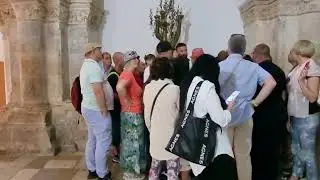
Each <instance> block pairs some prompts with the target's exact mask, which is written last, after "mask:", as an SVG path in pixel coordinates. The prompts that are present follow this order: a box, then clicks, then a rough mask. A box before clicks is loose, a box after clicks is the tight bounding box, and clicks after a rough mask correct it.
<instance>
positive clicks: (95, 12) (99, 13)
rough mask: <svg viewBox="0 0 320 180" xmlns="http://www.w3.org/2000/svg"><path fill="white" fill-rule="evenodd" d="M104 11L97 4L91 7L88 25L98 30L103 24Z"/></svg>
mask: <svg viewBox="0 0 320 180" xmlns="http://www.w3.org/2000/svg"><path fill="white" fill-rule="evenodd" d="M105 14H106V12H105V10H104V9H101V8H100V7H98V6H97V4H95V5H92V6H91V11H90V16H89V25H90V26H92V27H96V28H100V27H101V25H102V24H103V21H104V17H105Z"/></svg>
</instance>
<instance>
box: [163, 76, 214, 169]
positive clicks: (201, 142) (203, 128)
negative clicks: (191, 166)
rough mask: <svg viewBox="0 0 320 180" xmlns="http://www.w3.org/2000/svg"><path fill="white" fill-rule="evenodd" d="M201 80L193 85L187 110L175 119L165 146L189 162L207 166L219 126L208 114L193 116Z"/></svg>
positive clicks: (211, 156) (212, 156)
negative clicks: (171, 132) (174, 124)
mask: <svg viewBox="0 0 320 180" xmlns="http://www.w3.org/2000/svg"><path fill="white" fill-rule="evenodd" d="M202 83H203V81H201V82H199V83H198V84H197V86H196V87H195V89H194V91H193V94H192V97H191V100H190V103H189V104H188V106H187V107H188V108H187V110H186V111H185V112H184V113H183V115H182V116H180V117H179V119H178V120H177V125H176V127H175V131H174V133H173V135H172V137H171V139H170V141H169V143H168V145H167V147H166V148H165V149H166V150H167V151H169V152H171V153H172V154H175V155H177V156H179V157H181V158H183V159H186V160H188V161H190V162H193V163H196V164H199V165H203V166H208V165H209V164H211V163H212V161H213V159H214V155H215V149H216V141H217V135H216V131H217V130H218V129H219V128H220V126H219V125H218V124H216V123H215V122H214V121H212V119H211V117H210V115H209V114H206V115H205V117H203V118H197V117H194V116H193V112H194V104H195V102H196V98H197V96H198V93H199V90H200V87H201V85H202Z"/></svg>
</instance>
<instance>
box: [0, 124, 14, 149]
mask: <svg viewBox="0 0 320 180" xmlns="http://www.w3.org/2000/svg"><path fill="white" fill-rule="evenodd" d="M12 133H13V132H12V128H10V127H9V126H6V125H1V124H0V151H6V150H7V148H8V147H9V146H10V143H11V139H12Z"/></svg>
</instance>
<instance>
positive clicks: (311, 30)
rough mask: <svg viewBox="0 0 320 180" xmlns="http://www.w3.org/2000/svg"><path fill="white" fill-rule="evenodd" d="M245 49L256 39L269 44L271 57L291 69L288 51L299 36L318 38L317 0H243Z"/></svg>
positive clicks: (318, 11) (256, 41) (315, 40)
mask: <svg viewBox="0 0 320 180" xmlns="http://www.w3.org/2000/svg"><path fill="white" fill-rule="evenodd" d="M240 11H241V16H242V19H243V22H244V31H245V34H246V36H247V37H248V49H247V50H248V51H249V52H250V51H252V49H253V47H254V46H255V45H256V44H258V43H266V44H268V45H269V46H270V47H271V51H272V57H273V59H274V62H275V63H277V64H278V65H279V66H280V67H281V68H282V69H284V70H285V72H288V71H289V70H290V69H291V65H290V64H289V63H288V60H287V57H288V53H289V51H290V49H291V47H292V46H293V44H294V43H295V42H296V41H297V40H299V39H308V40H311V41H314V42H315V43H317V42H319V41H320V36H319V33H318V31H317V29H318V28H319V27H320V18H319V17H320V1H318V0H264V1H261V0H247V1H246V2H245V3H244V4H243V5H242V6H241V7H240Z"/></svg>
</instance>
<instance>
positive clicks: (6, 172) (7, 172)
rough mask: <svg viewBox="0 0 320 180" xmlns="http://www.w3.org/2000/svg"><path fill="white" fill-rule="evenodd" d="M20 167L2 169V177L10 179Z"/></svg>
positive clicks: (3, 179) (0, 172)
mask: <svg viewBox="0 0 320 180" xmlns="http://www.w3.org/2000/svg"><path fill="white" fill-rule="evenodd" d="M19 170H20V169H17V168H5V169H0V179H1V180H10V179H11V178H12V177H13V176H14V175H15V174H16V173H17V172H18V171H19Z"/></svg>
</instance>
